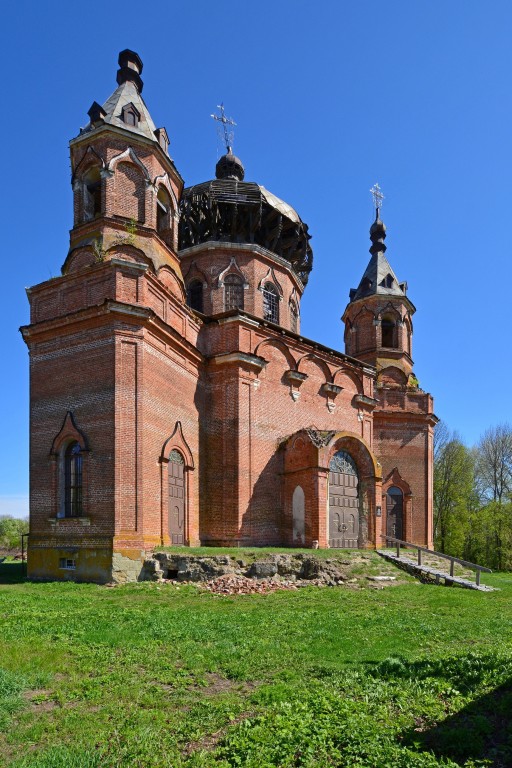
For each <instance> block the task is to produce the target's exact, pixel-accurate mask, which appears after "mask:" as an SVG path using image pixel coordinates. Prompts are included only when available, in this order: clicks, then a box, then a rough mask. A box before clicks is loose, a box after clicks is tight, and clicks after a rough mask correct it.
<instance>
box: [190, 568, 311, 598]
mask: <svg viewBox="0 0 512 768" xmlns="http://www.w3.org/2000/svg"><path fill="white" fill-rule="evenodd" d="M308 583H310V582H308ZM201 588H202V589H205V590H207V591H208V592H212V593H213V594H214V595H267V594H269V593H270V592H277V590H279V589H289V590H290V589H298V585H297V584H296V583H294V582H292V581H281V580H279V581H278V580H277V579H275V580H274V579H273V580H271V581H267V580H266V579H265V580H261V581H256V580H255V579H250V578H248V577H247V576H237V575H236V574H234V573H231V574H226V575H225V576H219V577H218V578H217V579H213V580H212V581H207V582H206V583H204V584H202V585H201Z"/></svg>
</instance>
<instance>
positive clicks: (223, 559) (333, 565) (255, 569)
mask: <svg viewBox="0 0 512 768" xmlns="http://www.w3.org/2000/svg"><path fill="white" fill-rule="evenodd" d="M350 565H352V562H351V561H350V560H349V561H347V560H342V559H340V558H319V557H316V556H314V555H309V554H307V553H303V552H298V553H297V554H276V555H266V556H262V559H261V560H255V561H254V562H251V563H247V562H245V561H244V560H242V559H240V558H238V559H237V558H236V557H235V556H231V555H213V556H210V557H201V556H194V555H182V554H179V555H178V554H174V553H169V552H155V553H153V555H152V557H151V558H148V559H147V560H146V561H145V563H144V572H143V577H142V578H143V580H149V581H159V582H170V583H172V584H180V583H184V582H185V583H186V582H189V583H190V582H192V583H199V584H201V585H203V587H204V589H206V590H208V591H209V592H213V593H215V594H219V595H226V594H232V595H233V594H244V595H245V594H266V593H269V592H275V591H276V590H278V589H298V588H299V587H306V586H338V585H340V584H342V583H344V582H347V583H348V584H351V583H353V582H354V581H355V580H354V579H349V576H348V574H347V569H346V568H344V566H350Z"/></svg>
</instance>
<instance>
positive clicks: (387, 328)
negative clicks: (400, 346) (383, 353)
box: [381, 317, 397, 349]
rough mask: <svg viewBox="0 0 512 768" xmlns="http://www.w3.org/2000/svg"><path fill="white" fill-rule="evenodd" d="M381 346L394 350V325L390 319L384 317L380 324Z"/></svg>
mask: <svg viewBox="0 0 512 768" xmlns="http://www.w3.org/2000/svg"><path fill="white" fill-rule="evenodd" d="M381 330H382V346H383V347H388V348H389V349H396V346H397V344H396V325H395V323H394V321H393V320H392V319H391V318H390V317H384V318H383V319H382V323H381Z"/></svg>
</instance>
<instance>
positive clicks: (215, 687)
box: [0, 550, 512, 768]
mask: <svg viewBox="0 0 512 768" xmlns="http://www.w3.org/2000/svg"><path fill="white" fill-rule="evenodd" d="M209 552H210V553H212V552H211V550H210V551H209ZM242 557H243V555H242ZM369 565H370V566H372V567H373V565H374V564H373V561H372V560H371V559H370V562H369ZM10 567H15V566H10V565H5V564H4V567H3V571H2V572H0V581H3V583H2V584H1V585H0V630H1V640H2V646H1V653H0V765H2V766H3V765H6V766H13V767H14V768H29V767H30V768H64V767H66V768H70V767H71V768H114V767H116V768H117V767H118V766H119V767H120V766H127V767H128V766H129V767H130V768H146V767H147V766H153V765H155V766H159V768H160V767H162V768H181V766H190V767H191V768H199V767H201V766H202V767H204V766H212V767H220V768H230V767H231V766H233V767H234V766H246V768H267V767H270V766H282V767H283V768H291V767H292V766H305V767H306V766H307V767H308V768H313V767H315V768H317V767H319V768H324V767H325V768H327V767H331V766H346V767H347V768H348V767H349V766H350V767H352V766H375V768H385V767H386V766H393V768H395V767H396V766H398V767H403V768H409V767H410V766H465V767H466V768H470V767H471V768H475V767H476V766H487V765H492V766H496V767H498V766H503V767H504V766H510V765H512V731H511V725H510V721H509V712H511V711H512V599H511V598H512V574H493V575H492V576H488V577H486V579H485V581H486V583H490V584H493V585H496V586H499V587H500V590H501V591H499V592H494V593H490V594H482V593H478V592H472V591H469V590H468V591H466V590H462V589H456V588H444V587H434V586H426V585H422V584H419V583H418V582H416V581H407V582H406V583H403V584H400V585H399V586H396V587H393V588H388V589H383V590H376V589H370V588H362V587H360V588H357V589H350V588H348V587H341V588H324V589H318V588H314V587H308V588H306V589H302V590H298V591H296V592H284V591H283V592H276V593H274V594H270V595H267V596H261V595H252V596H236V597H227V598H226V597H216V596H214V595H212V594H210V593H206V592H202V591H200V590H199V589H198V588H196V587H195V586H188V585H187V586H186V585H181V586H179V587H177V586H176V585H170V584H169V585H156V584H151V583H142V584H135V585H127V586H123V587H117V588H115V589H110V588H106V587H99V586H94V585H86V584H84V585H77V584H72V583H53V584H31V583H23V582H19V583H14V582H15V580H16V579H15V578H14V575H13V576H12V578H11V582H12V583H5V580H6V579H7V578H9V577H8V575H7V576H6V575H5V573H4V571H5V570H6V569H8V568H10ZM2 574H3V575H2ZM360 584H364V581H363V580H362V581H361V582H360Z"/></svg>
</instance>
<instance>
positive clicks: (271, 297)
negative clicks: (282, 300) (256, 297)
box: [263, 283, 279, 323]
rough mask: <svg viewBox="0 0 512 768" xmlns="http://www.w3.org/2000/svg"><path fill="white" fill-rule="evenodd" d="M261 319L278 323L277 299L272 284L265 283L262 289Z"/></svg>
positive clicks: (275, 290)
mask: <svg viewBox="0 0 512 768" xmlns="http://www.w3.org/2000/svg"><path fill="white" fill-rule="evenodd" d="M263 319H264V320H269V321H270V322H271V323H279V297H278V295H277V289H276V288H275V286H274V285H272V283H266V284H265V287H264V288H263Z"/></svg>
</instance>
